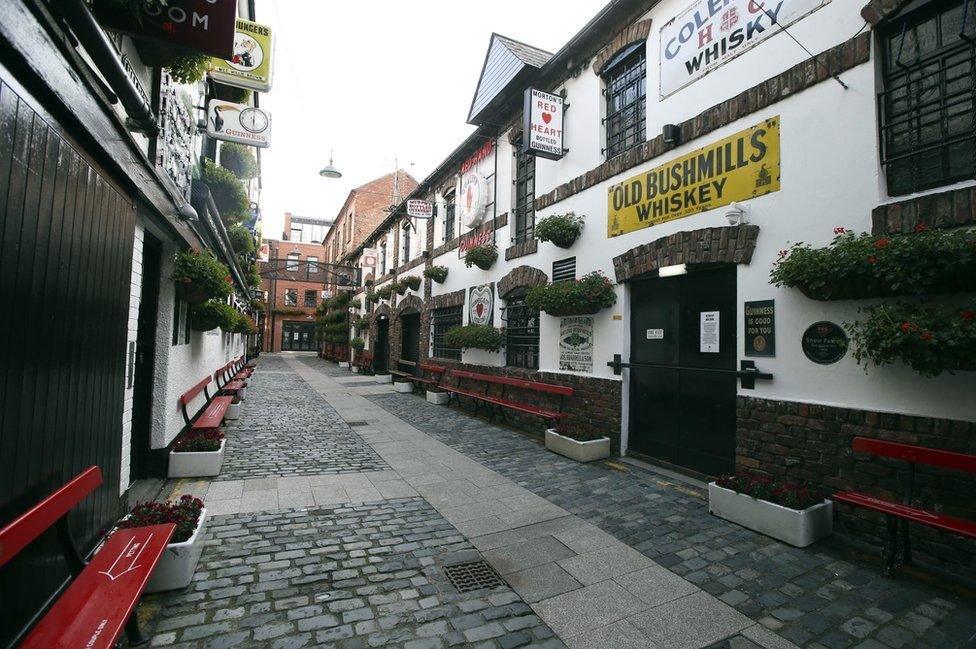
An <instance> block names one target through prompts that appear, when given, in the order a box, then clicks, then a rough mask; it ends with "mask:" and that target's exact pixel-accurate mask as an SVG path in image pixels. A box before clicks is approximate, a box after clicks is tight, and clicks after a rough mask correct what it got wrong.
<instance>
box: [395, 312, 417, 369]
mask: <svg viewBox="0 0 976 649" xmlns="http://www.w3.org/2000/svg"><path fill="white" fill-rule="evenodd" d="M400 359H401V360H405V361H410V362H412V363H417V362H419V361H420V313H419V312H417V311H411V312H409V313H402V314H400Z"/></svg>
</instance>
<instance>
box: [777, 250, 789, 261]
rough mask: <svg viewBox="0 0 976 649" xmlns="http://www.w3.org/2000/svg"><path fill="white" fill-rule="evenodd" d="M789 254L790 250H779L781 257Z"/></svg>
mask: <svg viewBox="0 0 976 649" xmlns="http://www.w3.org/2000/svg"><path fill="white" fill-rule="evenodd" d="M788 254H790V251H789V250H780V251H779V258H780V259H782V258H783V257H785V256H786V255H788Z"/></svg>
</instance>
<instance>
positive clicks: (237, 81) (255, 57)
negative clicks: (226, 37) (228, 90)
mask: <svg viewBox="0 0 976 649" xmlns="http://www.w3.org/2000/svg"><path fill="white" fill-rule="evenodd" d="M236 25H237V26H236V33H235V35H234V51H233V52H232V53H231V55H230V56H229V57H227V58H226V59H224V58H213V59H210V78H212V79H213V80H214V81H219V82H220V83H225V84H227V85H228V86H236V87H238V88H247V89H249V90H257V91H258V92H267V91H269V90H271V70H272V62H273V56H274V34H272V33H271V28H270V27H268V26H267V25H260V24H258V23H255V22H251V21H250V20H244V19H243V18H238V19H237V23H236Z"/></svg>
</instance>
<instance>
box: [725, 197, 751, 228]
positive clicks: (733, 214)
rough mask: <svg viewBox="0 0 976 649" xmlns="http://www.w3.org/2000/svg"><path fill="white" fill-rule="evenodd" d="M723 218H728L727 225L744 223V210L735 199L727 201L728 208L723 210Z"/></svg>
mask: <svg viewBox="0 0 976 649" xmlns="http://www.w3.org/2000/svg"><path fill="white" fill-rule="evenodd" d="M725 218H726V219H728V221H729V225H732V226H736V225H745V223H746V210H745V208H743V207H742V206H741V205H739V204H738V203H736V202H735V201H732V202H731V203H729V209H728V210H727V211H726V212H725Z"/></svg>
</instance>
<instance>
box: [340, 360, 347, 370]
mask: <svg viewBox="0 0 976 649" xmlns="http://www.w3.org/2000/svg"><path fill="white" fill-rule="evenodd" d="M339 367H341V368H342V369H344V370H347V369H349V362H348V361H342V362H341V363H339Z"/></svg>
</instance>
